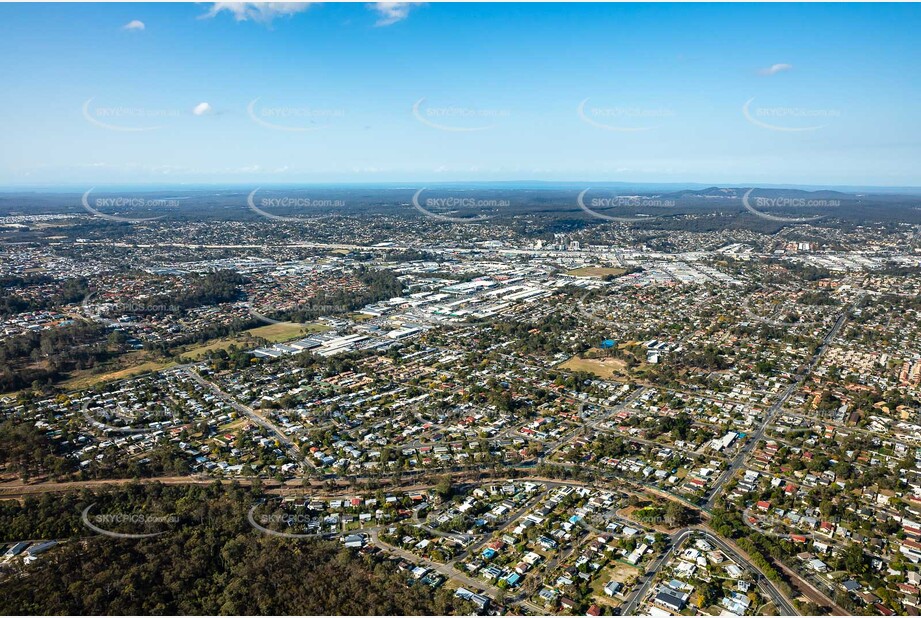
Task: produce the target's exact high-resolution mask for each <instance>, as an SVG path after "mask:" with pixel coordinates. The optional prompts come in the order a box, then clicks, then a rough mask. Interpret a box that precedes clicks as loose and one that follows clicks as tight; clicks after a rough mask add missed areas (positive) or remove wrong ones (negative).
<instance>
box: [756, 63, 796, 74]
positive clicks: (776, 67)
mask: <svg viewBox="0 0 921 618" xmlns="http://www.w3.org/2000/svg"><path fill="white" fill-rule="evenodd" d="M792 68H793V65H792V64H772V65H771V66H769V67H767V68H766V69H761V70H760V71H758V73H760V74H761V75H776V74H777V73H780V72H781V71H789V70H790V69H792Z"/></svg>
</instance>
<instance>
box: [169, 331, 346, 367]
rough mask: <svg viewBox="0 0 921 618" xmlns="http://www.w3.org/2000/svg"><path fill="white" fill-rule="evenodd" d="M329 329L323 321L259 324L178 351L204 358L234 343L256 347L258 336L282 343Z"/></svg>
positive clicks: (194, 357)
mask: <svg viewBox="0 0 921 618" xmlns="http://www.w3.org/2000/svg"><path fill="white" fill-rule="evenodd" d="M327 330H329V326H326V325H325V324H323V323H321V322H309V323H307V324H295V323H294V322H282V323H281V324H268V325H266V326H258V327H256V328H251V329H249V330H247V331H243V332H242V333H240V334H239V335H236V336H235V337H222V338H220V339H214V340H212V341H209V342H208V343H205V344H203V345H200V346H195V347H193V348H188V349H186V350H182V351H180V352H178V353H179V354H180V355H181V356H182V358H185V359H190V360H197V359H200V358H204V356H205V355H206V354H207V353H208V352H213V351H215V350H226V349H228V348H229V347H230V346H232V345H235V346H237V347H238V348H254V347H256V346H257V345H258V344H259V342H258V341H257V338H258V339H265V340H266V341H268V342H269V343H280V342H282V341H290V340H291V339H298V338H300V337H304V336H306V335H309V334H311V333H322V332H324V331H327Z"/></svg>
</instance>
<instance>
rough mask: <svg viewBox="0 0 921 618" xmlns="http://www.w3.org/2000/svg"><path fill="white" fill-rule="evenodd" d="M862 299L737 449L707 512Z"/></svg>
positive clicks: (716, 485)
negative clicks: (743, 443)
mask: <svg viewBox="0 0 921 618" xmlns="http://www.w3.org/2000/svg"><path fill="white" fill-rule="evenodd" d="M862 298H863V296H862V295H861V296H859V297H858V298H857V300H855V301H854V302H853V303H852V304H851V305H849V306H848V307H847V308H846V309H845V310H844V312H843V313H842V314H841V315H839V316H838V319H837V320H835V323H834V325H833V326H832V327H831V330H829V331H828V333H827V334H826V335H825V337H824V338H823V339H822V343H821V344H820V345H819V347H818V348H817V349H816V351H815V354H813V355H812V359H811V360H810V361H809V364H808V365H807V366H806V369H805V370H804V371H803V372H801V373H800V374H799V375H798V376H797V378H796V381H794V382H793V383H792V384H790V385H789V386H787V388H785V389H784V391H783V393H781V395H780V397H778V398H777V401H775V402H774V404H773V405H772V406H771V407H770V408H768V410H767V412H766V413H765V415H764V420H763V421H762V422H761V425H759V426H758V429H757V430H756V431H755V432H754V433H753V434H752V435H751V436H750V437H749V439H748V441H747V442H746V443H745V445H744V446H743V447H742V448H741V449H739V452H738V454H737V455H736V456H735V458H734V459H733V460H732V463H731V464H730V465H729V467H727V468H726V470H725V471H723V473H722V474H721V475H720V477H719V478H718V479H717V480H716V482H715V483H714V484H713V486H712V488H711V489H710V496H709V498H708V499H707V502H706V504H705V505H704V508H705V509H706V510H708V511H709V510H711V509H713V507H714V506H715V505H716V500H717V498H718V497H719V495H720V493H721V492H722V490H723V487H724V486H725V485H726V483H727V482H728V481H729V479H731V478H732V477H733V476H734V475H735V473H736V472H738V471H739V469H740V468H741V467H742V466H743V465H744V463H745V460H746V458H747V457H748V455H749V453H751V451H752V450H753V449H754V448H755V446H756V445H757V444H758V443H759V442H761V438H762V437H764V432H765V431H767V428H768V426H770V424H771V422H772V421H773V420H774V416H775V415H776V414H777V413H778V412H780V410H781V409H782V408H783V406H784V404H785V403H786V402H787V400H788V399H789V398H790V396H791V395H792V394H793V393H794V392H796V389H798V388H799V387H800V386H801V385H802V384H803V383H804V382H805V381H806V379H807V378H809V375H810V374H811V373H812V372H813V370H814V369H815V368H816V366H817V365H818V364H819V361H820V360H821V359H822V356H824V354H825V351H826V350H827V349H828V346H829V345H830V344H831V342H832V341H833V340H834V339H835V337H837V336H838V333H839V332H840V331H841V327H842V326H844V322H845V321H846V320H847V316H848V315H850V312H851V310H852V309H853V308H854V307H855V306H856V305H857V304H858V303H859V302H860V300H861V299H862Z"/></svg>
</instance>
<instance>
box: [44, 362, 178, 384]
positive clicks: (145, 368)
mask: <svg viewBox="0 0 921 618" xmlns="http://www.w3.org/2000/svg"><path fill="white" fill-rule="evenodd" d="M175 365H176V363H174V362H171V361H164V362H159V361H145V362H143V363H138V364H136V365H131V366H130V367H125V368H124V369H118V370H116V371H110V372H108V373H96V374H91V373H85V372H79V374H78V375H74V377H72V378H70V379H68V380H65V381H63V382H61V383H60V386H61V387H62V388H64V389H66V390H79V389H83V388H89V387H91V386H95V385H96V384H101V383H103V382H112V381H113V380H122V379H124V378H129V377H131V376H135V375H140V374H142V373H150V372H152V371H161V370H163V369H169V368H170V367H173V366H175Z"/></svg>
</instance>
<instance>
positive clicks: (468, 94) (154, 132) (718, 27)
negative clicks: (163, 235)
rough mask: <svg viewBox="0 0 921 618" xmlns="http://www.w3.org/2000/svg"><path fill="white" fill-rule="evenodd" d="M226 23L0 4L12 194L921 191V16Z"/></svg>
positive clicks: (474, 9) (807, 10) (204, 9)
mask: <svg viewBox="0 0 921 618" xmlns="http://www.w3.org/2000/svg"><path fill="white" fill-rule="evenodd" d="M223 6H224V5H210V4H207V3H205V4H157V5H154V4H56V5H45V6H43V5H35V4H33V5H14V4H2V5H0V57H2V58H3V59H4V60H3V62H2V63H0V80H2V82H0V83H3V84H4V92H5V95H4V97H2V99H0V135H2V142H3V147H2V148H0V185H4V186H9V187H14V186H45V185H48V186H51V185H70V186H74V185H77V186H82V185H87V186H90V185H100V186H101V185H104V184H106V183H109V184H125V183H129V184H130V183H137V184H170V185H175V184H180V183H244V184H245V183H250V184H266V185H268V184H272V183H292V182H309V183H313V182H371V183H373V182H393V181H414V182H418V181H423V182H437V181H460V180H471V181H476V180H565V181H569V180H571V181H625V182H698V183H713V184H719V183H736V184H739V183H764V184H768V183H773V184H786V183H789V184H826V185H878V186H921V165H919V163H921V119H919V115H918V109H917V107H918V105H917V102H918V101H919V100H921V97H919V95H921V92H919V91H921V79H919V77H921V75H919V73H921V37H918V35H917V33H918V32H919V31H921V7H919V6H918V5H911V4H907V5H881V4H873V5H864V4H846V5H836V4H811V5H789V4H782V5H778V4H764V5H748V4H708V5H686V4H649V5H630V4H579V5H575V4H565V5H564V4H488V5H487V4H468V5H463V4H440V3H428V4H424V5H415V4H403V3H396V4H390V5H386V6H382V5H369V4H313V5H309V6H306V7H302V6H296V7H292V6H288V7H284V8H277V7H274V8H273V7H267V8H265V7H264V8H262V9H254V8H252V7H248V6H246V5H235V6H229V7H226V8H222V7H223ZM134 22H140V23H134Z"/></svg>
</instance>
